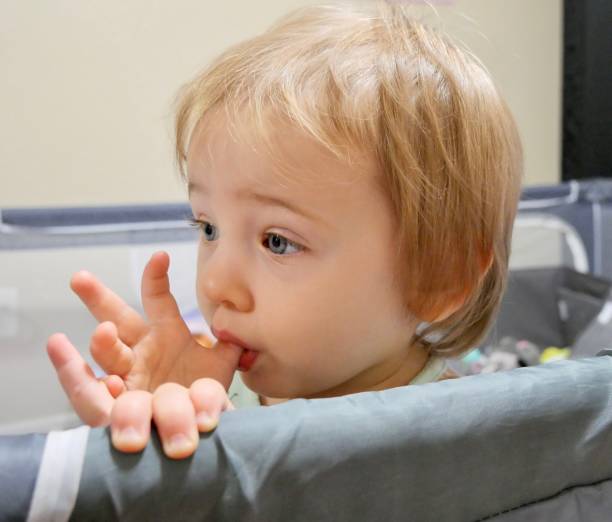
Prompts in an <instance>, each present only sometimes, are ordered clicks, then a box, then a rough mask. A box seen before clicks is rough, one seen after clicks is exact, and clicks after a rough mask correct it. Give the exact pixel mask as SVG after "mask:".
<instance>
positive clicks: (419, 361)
mask: <svg viewBox="0 0 612 522" xmlns="http://www.w3.org/2000/svg"><path fill="white" fill-rule="evenodd" d="M410 355H411V356H410V357H407V358H406V359H405V360H404V362H403V363H402V365H400V366H399V367H398V368H397V370H396V371H395V372H393V373H392V374H390V375H389V376H387V377H385V378H384V379H383V380H381V381H379V382H377V383H376V384H373V385H370V386H367V387H366V388H363V387H360V388H357V387H355V388H354V389H352V388H351V387H350V385H349V387H347V386H346V385H343V386H342V387H336V388H332V389H330V390H327V391H324V392H321V393H319V394H316V395H312V396H309V397H304V398H307V399H317V398H325V397H338V396H341V395H349V394H351V393H359V392H366V391H380V390H386V389H388V388H396V387H398V386H406V385H407V384H410V382H411V381H412V380H413V379H414V378H415V377H416V376H417V375H418V374H419V373H420V372H421V371H422V370H423V368H424V367H425V365H426V364H427V361H428V359H429V354H428V353H427V351H426V350H425V349H424V348H423V347H421V346H420V345H415V346H413V347H412V348H411V349H410ZM341 388H342V389H341ZM288 400H289V399H280V398H273V397H264V396H263V395H260V396H259V403H260V404H261V405H263V406H272V405H273V404H279V403H281V402H286V401H288Z"/></svg>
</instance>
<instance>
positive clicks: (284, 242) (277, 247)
mask: <svg viewBox="0 0 612 522" xmlns="http://www.w3.org/2000/svg"><path fill="white" fill-rule="evenodd" d="M264 244H265V245H268V246H269V247H270V250H271V251H272V253H273V254H277V255H283V254H286V253H287V246H288V245H291V246H292V247H293V248H295V251H294V252H290V253H291V254H295V253H296V252H300V251H302V250H303V247H302V246H301V245H298V244H297V243H294V242H293V241H289V240H288V239H287V238H286V237H283V236H281V235H279V234H274V233H271V234H266V237H265V239H264Z"/></svg>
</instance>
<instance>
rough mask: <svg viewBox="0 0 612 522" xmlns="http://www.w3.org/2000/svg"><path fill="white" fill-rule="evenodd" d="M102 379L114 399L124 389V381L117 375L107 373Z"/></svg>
mask: <svg viewBox="0 0 612 522" xmlns="http://www.w3.org/2000/svg"><path fill="white" fill-rule="evenodd" d="M102 381H103V382H104V384H106V387H107V388H108V391H109V392H110V394H111V396H112V397H113V398H114V399H116V398H117V397H119V395H121V394H122V393H123V392H124V391H126V387H125V383H124V382H123V379H122V378H121V377H119V376H118V375H107V376H106V377H104V378H103V379H102Z"/></svg>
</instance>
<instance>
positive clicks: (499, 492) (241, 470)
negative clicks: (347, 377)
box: [0, 351, 612, 522]
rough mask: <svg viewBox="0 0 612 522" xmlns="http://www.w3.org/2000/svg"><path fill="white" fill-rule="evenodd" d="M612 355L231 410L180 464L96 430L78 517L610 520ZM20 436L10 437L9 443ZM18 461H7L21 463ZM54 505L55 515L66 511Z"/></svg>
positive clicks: (74, 516)
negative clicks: (120, 446) (121, 445)
mask: <svg viewBox="0 0 612 522" xmlns="http://www.w3.org/2000/svg"><path fill="white" fill-rule="evenodd" d="M610 354H612V351H608V352H605V353H604V354H603V355H602V356H600V357H594V358H588V359H581V360H577V361H559V362H554V363H549V364H545V365H541V366H537V367H530V368H521V369H517V370H513V371H509V372H502V373H496V374H487V375H476V376H472V377H464V378H461V379H456V380H451V381H442V382H438V383H432V384H426V385H420V386H408V387H402V388H394V389H389V390H384V391H380V392H367V393H359V394H354V395H347V396H344V397H337V398H331V399H317V400H303V399H299V400H293V401H289V402H287V403H284V404H279V405H276V406H271V407H265V408H251V409H244V410H235V411H229V412H225V413H223V415H222V418H221V422H220V424H219V426H218V428H217V429H216V430H215V431H214V432H212V433H210V434H204V435H201V437H200V446H199V448H198V450H197V452H196V454H195V455H194V456H193V457H192V458H190V459H186V460H181V461H174V460H170V459H167V458H165V457H164V456H163V454H162V452H161V448H160V444H159V440H158V438H157V437H156V436H155V435H154V438H153V440H152V442H151V443H150V444H149V445H148V446H147V448H146V449H145V450H144V451H143V452H142V453H139V454H135V455H127V454H121V453H118V452H116V451H114V450H113V449H112V447H111V445H110V442H109V434H108V431H107V430H106V429H92V430H90V431H89V436H88V440H87V447H86V451H85V454H84V459H83V460H82V461H81V462H75V463H74V464H73V465H74V467H75V472H74V474H72V475H70V473H69V472H68V470H64V472H63V473H64V476H67V477H70V476H72V477H73V481H74V482H75V483H76V484H77V485H78V495H77V497H76V501H74V509H73V511H72V513H71V516H70V520H91V521H94V520H100V521H103V520H104V521H107V520H126V521H139V522H140V521H147V520H181V521H191V520H194V521H195V520H198V521H235V520H241V521H266V522H269V521H277V520H278V521H283V520H292V521H298V522H300V521H312V520H317V521H327V520H330V521H332V520H333V521H350V522H361V521H363V522H365V521H368V522H369V521H372V520H388V521H400V520H411V521H413V522H419V521H435V522H447V521H448V522H451V521H452V522H464V521H466V522H467V521H479V520H499V521H509V520H512V521H514V520H530V522H533V521H535V522H538V521H553V520H554V521H555V522H556V521H558V520H562V521H568V522H569V520H581V521H593V522H594V521H599V520H607V519H608V517H609V513H610V511H609V510H610V503H611V502H610V499H609V495H606V494H605V493H606V492H607V491H610V479H611V478H612V459H610V455H611V454H612V408H610V404H611V400H610V399H611V397H612V357H610V356H609V355H610ZM62 433H65V437H66V438H70V440H74V438H75V431H74V430H73V431H72V432H57V433H56V434H55V435H54V448H61V447H62V445H61V443H60V442H61V441H58V439H60V438H61V437H62ZM80 433H84V432H80ZM14 440H15V439H14V438H13V439H11V440H8V439H7V438H2V437H0V448H2V447H5V448H6V446H7V445H9V446H10V445H13V444H14ZM48 444H49V443H48ZM63 447H64V448H65V449H64V450H63V451H64V452H65V454H66V457H68V455H69V454H74V453H75V451H74V449H73V448H71V447H70V445H68V444H64V445H63ZM53 453H54V454H55V455H56V459H58V460H61V459H62V453H61V451H59V453H58V450H57V449H55V450H54V451H53ZM4 455H5V457H4V458H3V460H2V462H1V464H0V466H3V467H6V466H9V468H10V469H16V466H14V465H13V460H12V457H11V454H10V452H7V451H5V452H4ZM31 460H32V461H36V460H37V457H36V456H33V457H32V459H31ZM31 467H32V466H30V468H31ZM81 469H82V472H81ZM40 475H42V472H41V473H40V474H39V480H38V481H37V483H36V487H35V491H34V493H33V496H38V497H39V498H40V497H44V496H45V495H44V492H45V491H46V490H47V489H49V490H50V491H51V492H52V494H50V495H47V498H46V501H47V502H48V505H49V506H56V505H66V503H65V502H64V503H63V504H62V501H63V499H62V498H60V496H61V494H62V490H61V489H59V490H58V488H57V486H56V485H55V484H52V483H50V482H52V481H53V479H52V477H51V478H49V477H47V479H45V480H43V479H41V478H40ZM12 480H14V481H15V483H16V484H18V483H19V481H20V480H21V479H20V473H19V471H18V470H16V471H15V477H14V478H13V479H12ZM70 488H73V489H74V484H69V483H66V484H65V486H64V489H67V490H68V489H70ZM41 490H42V491H41ZM0 491H2V492H3V491H5V490H4V489H0ZM54 495H55V496H54ZM56 497H57V498H56ZM5 500H6V494H5V495H4V498H2V495H0V519H2V520H6V519H7V516H6V515H7V511H6V510H7V508H6V506H7V504H6V503H5ZM9 505H10V503H9ZM49 509H50V511H49V512H48V519H49V520H58V521H59V520H66V518H67V517H65V516H60V515H58V514H57V513H54V512H53V511H52V508H49ZM3 510H4V511H3ZM11 513H12V514H13V515H15V513H16V512H15V511H12V512H11ZM22 515H23V513H22ZM15 516H17V515H15ZM571 516H575V517H578V518H568V517H571ZM521 517H522V518H521ZM22 519H23V518H22Z"/></svg>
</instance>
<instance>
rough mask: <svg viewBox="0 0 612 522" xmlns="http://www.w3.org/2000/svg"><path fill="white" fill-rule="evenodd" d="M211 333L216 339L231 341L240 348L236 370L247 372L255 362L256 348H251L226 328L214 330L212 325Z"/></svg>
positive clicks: (257, 353)
mask: <svg viewBox="0 0 612 522" xmlns="http://www.w3.org/2000/svg"><path fill="white" fill-rule="evenodd" d="M211 330H212V333H213V335H214V336H215V337H216V338H217V340H219V341H222V342H226V343H232V344H233V345H235V346H238V347H239V348H242V354H240V359H239V361H238V370H240V371H243V372H247V371H249V369H250V368H251V366H253V364H254V363H255V359H257V356H258V355H259V352H258V351H257V350H253V349H252V348H251V347H249V345H247V344H246V343H245V342H244V341H243V340H242V339H240V338H239V337H236V336H235V335H234V334H232V333H231V332H228V331H227V330H216V329H215V327H214V326H213V327H212V328H211Z"/></svg>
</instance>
